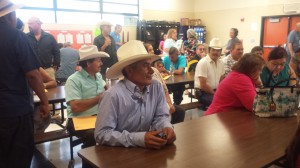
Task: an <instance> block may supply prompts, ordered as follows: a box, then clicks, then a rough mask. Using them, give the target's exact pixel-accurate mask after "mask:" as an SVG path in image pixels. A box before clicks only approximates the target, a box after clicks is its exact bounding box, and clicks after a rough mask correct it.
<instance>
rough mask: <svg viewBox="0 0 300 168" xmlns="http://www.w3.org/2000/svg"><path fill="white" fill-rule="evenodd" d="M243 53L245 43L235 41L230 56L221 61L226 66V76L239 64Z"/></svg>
mask: <svg viewBox="0 0 300 168" xmlns="http://www.w3.org/2000/svg"><path fill="white" fill-rule="evenodd" d="M243 53H244V47H243V43H242V42H241V41H233V42H232V43H231V47H230V54H229V55H228V56H227V57H224V58H223V59H221V60H222V61H223V64H224V70H225V76H227V75H228V74H229V73H230V72H231V68H232V66H233V65H234V64H235V63H236V62H238V60H239V59H240V58H241V57H242V56H243Z"/></svg>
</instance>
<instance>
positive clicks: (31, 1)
mask: <svg viewBox="0 0 300 168" xmlns="http://www.w3.org/2000/svg"><path fill="white" fill-rule="evenodd" d="M12 2H13V3H18V4H25V7H36V8H53V0H12Z"/></svg>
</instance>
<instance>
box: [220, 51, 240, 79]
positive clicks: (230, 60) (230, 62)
mask: <svg viewBox="0 0 300 168" xmlns="http://www.w3.org/2000/svg"><path fill="white" fill-rule="evenodd" d="M222 62H223V63H224V69H225V76H227V75H228V74H229V72H231V67H232V66H233V65H234V64H235V63H236V62H237V61H235V60H234V59H233V58H232V56H231V55H228V56H226V57H224V58H223V59H222Z"/></svg>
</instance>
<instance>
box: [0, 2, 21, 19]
mask: <svg viewBox="0 0 300 168" xmlns="http://www.w3.org/2000/svg"><path fill="white" fill-rule="evenodd" d="M23 6H24V4H14V3H12V2H11V1H10V0H0V17H2V16H5V15H7V14H9V13H10V12H13V11H15V10H16V9H19V8H21V7H23Z"/></svg>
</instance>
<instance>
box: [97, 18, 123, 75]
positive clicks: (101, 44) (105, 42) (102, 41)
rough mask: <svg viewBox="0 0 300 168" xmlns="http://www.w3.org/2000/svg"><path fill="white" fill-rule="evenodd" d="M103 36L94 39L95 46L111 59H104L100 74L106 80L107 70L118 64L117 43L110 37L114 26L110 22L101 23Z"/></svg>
mask: <svg viewBox="0 0 300 168" xmlns="http://www.w3.org/2000/svg"><path fill="white" fill-rule="evenodd" d="M99 26H100V30H101V34H100V35H99V36H97V37H96V38H95V39H94V45H95V46H97V47H98V50H99V51H104V52H106V53H108V54H109V56H110V57H109V58H103V59H102V61H103V66H102V67H101V70H100V73H101V74H102V77H103V78H104V79H105V78H106V77H105V74H106V70H107V68H109V67H111V66H112V65H114V64H115V63H116V62H118V57H117V49H116V42H115V40H114V38H113V37H112V36H110V32H111V26H112V24H111V23H110V22H108V21H101V22H99Z"/></svg>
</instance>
